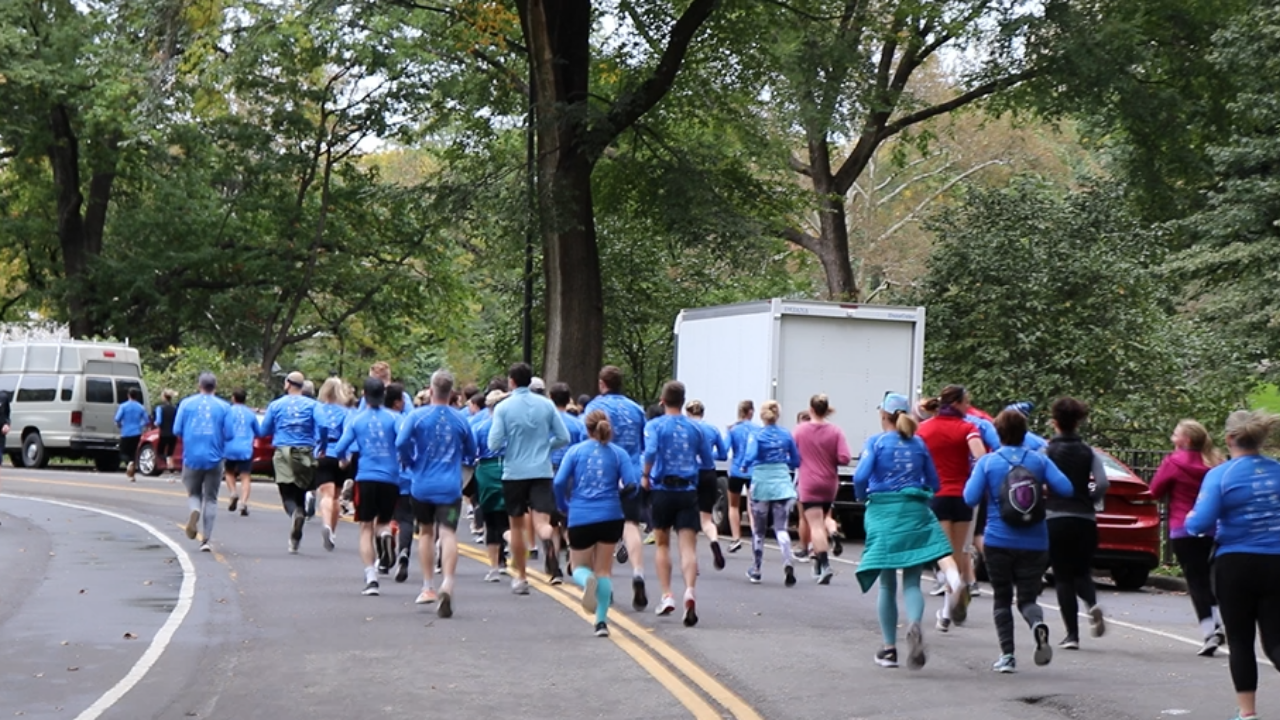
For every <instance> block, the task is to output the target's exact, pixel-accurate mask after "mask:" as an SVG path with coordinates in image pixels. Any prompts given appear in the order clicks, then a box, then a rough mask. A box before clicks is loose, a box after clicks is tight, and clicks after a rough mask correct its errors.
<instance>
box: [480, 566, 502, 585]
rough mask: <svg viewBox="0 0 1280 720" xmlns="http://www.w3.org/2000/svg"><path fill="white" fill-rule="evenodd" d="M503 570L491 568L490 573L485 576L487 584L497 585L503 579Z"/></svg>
mask: <svg viewBox="0 0 1280 720" xmlns="http://www.w3.org/2000/svg"><path fill="white" fill-rule="evenodd" d="M502 575H503V572H502V568H489V572H487V573H485V574H484V581H485V582H487V583H495V582H498V581H499V580H501V579H502Z"/></svg>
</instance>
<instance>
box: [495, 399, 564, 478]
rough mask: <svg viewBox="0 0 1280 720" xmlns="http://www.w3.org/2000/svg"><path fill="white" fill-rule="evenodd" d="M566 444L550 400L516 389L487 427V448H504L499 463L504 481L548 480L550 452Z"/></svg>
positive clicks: (558, 416) (499, 406) (496, 408)
mask: <svg viewBox="0 0 1280 720" xmlns="http://www.w3.org/2000/svg"><path fill="white" fill-rule="evenodd" d="M568 442H569V431H568V430H567V429H566V428H565V426H564V422H562V421H561V420H560V415H559V414H557V413H556V406H555V405H553V404H552V403H551V401H550V400H548V399H546V398H544V397H542V396H541V395H535V394H533V393H531V392H529V388H527V387H525V388H516V389H515V391H514V392H512V393H511V394H510V395H509V396H507V399H506V400H503V401H502V403H501V404H500V405H498V406H497V407H495V408H494V409H493V427H491V428H489V449H490V450H497V449H499V448H501V447H502V446H503V445H506V454H505V455H504V457H503V461H502V479H503V480H542V479H546V480H550V479H551V478H553V477H554V476H555V474H554V473H553V472H551V451H552V450H554V449H556V448H558V447H560V446H561V445H566V444H568Z"/></svg>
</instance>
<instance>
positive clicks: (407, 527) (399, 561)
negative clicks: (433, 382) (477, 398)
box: [378, 382, 471, 583]
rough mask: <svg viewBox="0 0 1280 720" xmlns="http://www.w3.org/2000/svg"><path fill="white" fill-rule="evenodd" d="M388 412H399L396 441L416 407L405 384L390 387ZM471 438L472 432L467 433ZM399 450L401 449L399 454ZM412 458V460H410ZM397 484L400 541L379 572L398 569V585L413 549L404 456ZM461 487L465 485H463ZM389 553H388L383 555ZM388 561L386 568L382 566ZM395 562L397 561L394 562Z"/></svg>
mask: <svg viewBox="0 0 1280 720" xmlns="http://www.w3.org/2000/svg"><path fill="white" fill-rule="evenodd" d="M430 396H431V393H430V391H427V397H428V403H429V402H430ZM383 403H384V404H385V405H386V406H387V409H388V410H390V411H391V412H393V413H395V416H396V438H397V439H398V438H399V437H400V430H401V429H402V428H403V427H404V424H405V421H406V420H407V419H408V418H409V414H410V413H411V412H413V408H411V407H409V394H408V393H407V392H405V390H404V385H401V384H400V383H396V382H393V383H391V384H390V385H388V386H387V396H386V398H385V399H384V400H383ZM467 434H468V435H470V434H471V433H470V429H468V432H467ZM398 450H399V448H398V447H397V451H398ZM410 459H412V458H410ZM396 482H397V485H398V486H399V490H400V495H399V497H397V498H396V511H395V513H394V514H393V515H392V522H391V526H392V533H391V535H392V536H393V537H394V538H395V540H396V549H395V556H394V557H379V558H378V564H379V568H378V570H379V572H381V573H382V574H383V575H386V574H387V573H388V572H390V569H391V565H392V564H394V565H395V566H396V582H398V583H402V582H404V581H406V580H408V579H409V550H410V548H412V547H413V530H414V525H415V522H414V515H413V469H412V467H411V466H410V465H409V464H408V463H406V462H404V457H403V455H402V456H401V458H400V473H399V474H398V475H396ZM459 487H461V483H459ZM383 554H385V553H383ZM384 561H385V565H386V569H385V570H384V569H383V567H382V565H383V563H384ZM393 561H394V562H393Z"/></svg>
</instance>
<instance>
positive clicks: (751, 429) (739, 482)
mask: <svg viewBox="0 0 1280 720" xmlns="http://www.w3.org/2000/svg"><path fill="white" fill-rule="evenodd" d="M755 414H756V406H755V403H753V402H752V401H750V400H743V401H742V402H740V403H738V422H736V423H734V424H733V425H730V426H729V454H730V456H732V458H733V460H732V461H731V462H730V463H729V488H728V492H726V493H725V499H726V500H727V501H728V506H729V509H730V510H729V537H730V538H732V541H731V542H730V543H729V552H731V553H736V552H738V551H739V550H741V549H742V520H741V514H740V513H741V507H742V494H743V491H744V490H746V489H747V488H749V487H751V471H750V470H748V469H747V468H746V467H745V466H743V464H742V460H743V458H745V457H746V455H747V441H748V440H750V439H751V436H752V435H754V434H755V433H756V431H757V430H758V429H759V427H758V426H757V425H756V424H755V423H753V422H751V420H752V418H753V417H755ZM747 518H748V522H750V523H753V524H754V522H755V521H754V520H753V519H751V513H750V512H748V513H747Z"/></svg>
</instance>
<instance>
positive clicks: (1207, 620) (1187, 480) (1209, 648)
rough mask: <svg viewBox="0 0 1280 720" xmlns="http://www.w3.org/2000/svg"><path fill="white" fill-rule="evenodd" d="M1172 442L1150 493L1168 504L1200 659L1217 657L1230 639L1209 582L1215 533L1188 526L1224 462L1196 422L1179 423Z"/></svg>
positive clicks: (1170, 531) (1173, 540) (1171, 535)
mask: <svg viewBox="0 0 1280 720" xmlns="http://www.w3.org/2000/svg"><path fill="white" fill-rule="evenodd" d="M1169 439H1170V440H1171V441H1172V442H1173V448H1174V450H1173V452H1172V453H1171V454H1170V455H1169V456H1168V457H1166V458H1165V459H1164V462H1162V463H1160V469H1159V470H1157V471H1156V476H1155V477H1154V478H1153V479H1152V480H1151V494H1152V495H1154V496H1155V497H1156V499H1158V500H1167V501H1168V503H1169V538H1170V542H1171V543H1172V545H1173V554H1174V557H1176V558H1177V559H1178V564H1179V565H1181V566H1182V576H1183V577H1184V578H1186V581H1187V590H1188V594H1189V595H1191V604H1192V605H1193V606H1195V610H1196V619H1197V620H1199V621H1200V633H1201V634H1202V635H1203V636H1204V646H1203V647H1201V648H1200V653H1199V654H1200V655H1201V656H1202V657H1213V654H1214V653H1215V652H1217V651H1218V647H1219V646H1220V645H1222V643H1223V642H1224V641H1225V640H1226V638H1225V636H1224V635H1223V633H1222V625H1221V622H1220V621H1219V620H1218V604H1217V601H1216V600H1215V599H1214V596H1213V588H1212V586H1211V585H1210V582H1209V578H1210V572H1209V558H1210V557H1211V556H1212V555H1213V534H1212V533H1210V534H1208V535H1207V536H1204V537H1196V536H1194V535H1192V534H1190V533H1188V532H1187V530H1186V527H1185V523H1186V519H1187V513H1189V512H1191V508H1193V507H1195V504H1196V497H1197V496H1198V495H1199V494H1200V484H1201V483H1203V482H1204V476H1205V474H1207V473H1208V472H1209V469H1210V468H1212V467H1213V466H1215V465H1219V464H1221V463H1222V455H1221V454H1220V453H1219V452H1218V451H1217V450H1216V449H1214V447H1213V440H1212V439H1211V438H1210V437H1209V431H1208V430H1205V428H1204V426H1203V425H1201V424H1200V423H1198V422H1196V421H1195V420H1183V421H1182V422H1180V423H1178V426H1177V427H1176V428H1174V430H1173V436H1172V437H1170V438H1169Z"/></svg>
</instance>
